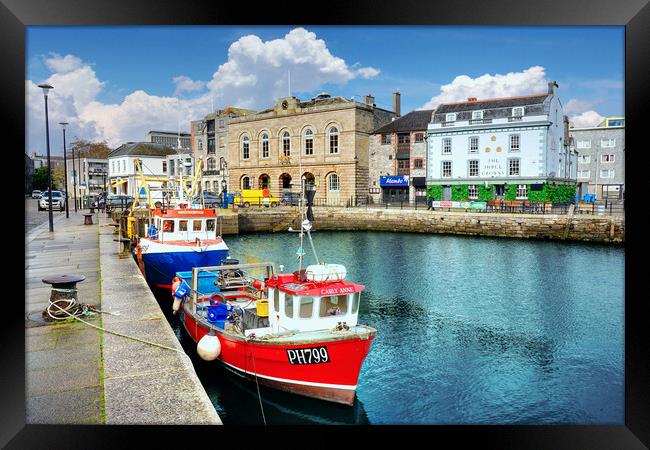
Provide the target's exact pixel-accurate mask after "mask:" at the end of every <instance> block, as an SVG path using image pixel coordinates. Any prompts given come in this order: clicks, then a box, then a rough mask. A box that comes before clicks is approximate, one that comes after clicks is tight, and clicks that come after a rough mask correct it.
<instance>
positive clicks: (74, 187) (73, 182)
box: [72, 147, 77, 212]
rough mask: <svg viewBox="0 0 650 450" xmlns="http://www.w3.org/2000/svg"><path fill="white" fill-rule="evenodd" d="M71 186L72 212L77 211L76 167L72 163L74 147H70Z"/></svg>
mask: <svg viewBox="0 0 650 450" xmlns="http://www.w3.org/2000/svg"><path fill="white" fill-rule="evenodd" d="M72 188H73V190H74V212H77V169H76V168H75V165H74V147H72Z"/></svg>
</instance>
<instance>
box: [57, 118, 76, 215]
mask: <svg viewBox="0 0 650 450" xmlns="http://www.w3.org/2000/svg"><path fill="white" fill-rule="evenodd" d="M59 125H61V126H62V127H63V179H64V183H65V218H66V219H69V218H70V211H69V210H68V161H67V157H66V154H65V126H66V125H68V122H59ZM73 164H74V162H73Z"/></svg>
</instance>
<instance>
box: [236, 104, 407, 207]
mask: <svg viewBox="0 0 650 450" xmlns="http://www.w3.org/2000/svg"><path fill="white" fill-rule="evenodd" d="M393 117H396V113H395V112H393V111H388V110H385V109H382V108H378V107H377V106H376V105H375V103H374V97H372V96H369V95H368V96H365V97H364V102H363V103H361V102H356V101H354V100H348V99H345V98H342V97H331V96H330V95H328V94H324V93H323V94H320V95H318V96H317V97H314V98H312V99H311V100H310V101H305V102H302V101H300V100H299V99H298V98H296V97H285V98H281V99H279V100H278V101H277V102H276V103H275V104H274V105H273V107H272V108H270V109H267V110H265V111H260V112H258V113H256V114H250V115H246V116H242V117H235V118H231V119H230V124H229V126H228V137H229V139H228V144H227V149H228V152H227V153H228V158H227V161H228V180H229V181H228V186H229V187H228V189H229V190H230V191H237V190H241V189H258V188H269V189H270V191H271V193H272V194H273V195H275V196H280V195H281V194H282V192H283V191H284V190H285V189H293V190H294V191H299V187H300V179H301V177H302V176H304V177H305V178H306V179H307V182H309V183H313V184H315V186H316V197H315V198H316V199H317V200H321V201H326V202H327V203H329V204H338V203H342V202H345V201H349V200H350V199H352V198H354V197H355V196H357V197H363V198H366V196H367V192H368V163H369V161H368V147H369V141H370V137H371V135H372V132H373V131H374V130H375V129H377V128H379V127H380V126H382V125H384V124H386V123H388V122H390V121H391V119H392V118H393Z"/></svg>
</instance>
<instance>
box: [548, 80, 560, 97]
mask: <svg viewBox="0 0 650 450" xmlns="http://www.w3.org/2000/svg"><path fill="white" fill-rule="evenodd" d="M559 87H560V86H558V85H557V83H556V82H555V81H549V82H548V93H549V94H555V93H557V88H559Z"/></svg>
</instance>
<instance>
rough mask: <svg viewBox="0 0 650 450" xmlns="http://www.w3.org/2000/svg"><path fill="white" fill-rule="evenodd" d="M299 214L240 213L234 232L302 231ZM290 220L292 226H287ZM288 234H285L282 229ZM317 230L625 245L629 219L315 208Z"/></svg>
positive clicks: (276, 211) (282, 211) (271, 211)
mask: <svg viewBox="0 0 650 450" xmlns="http://www.w3.org/2000/svg"><path fill="white" fill-rule="evenodd" d="M293 213H294V209H284V208H282V209H265V208H262V209H253V208H250V209H240V210H239V211H238V214H237V215H238V217H237V223H236V224H235V223H233V224H232V225H234V226H233V227H231V228H234V230H233V231H231V232H229V233H224V234H237V232H239V233H271V232H275V231H286V229H287V228H288V227H289V226H292V227H293V228H294V229H297V227H299V226H300V224H299V218H295V219H293V220H291V217H290V216H291V215H292V214H293ZM287 219H289V220H287ZM280 228H282V229H280ZM314 230H324V231H330V230H331V231H335V230H336V231H393V232H407V233H430V234H455V235H463V236H485V237H504V238H519V239H539V240H553V241H574V242H575V241H578V242H599V243H607V244H622V243H624V242H625V216H624V215H613V216H608V215H574V216H573V217H570V216H568V215H562V214H522V213H488V212H483V213H481V212H463V211H440V210H436V211H427V210H426V209H424V208H423V209H418V210H406V209H405V210H400V209H394V208H387V209H384V208H372V207H370V208H365V207H355V208H336V207H317V208H314Z"/></svg>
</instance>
